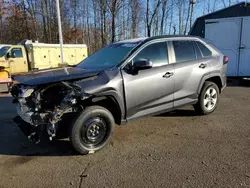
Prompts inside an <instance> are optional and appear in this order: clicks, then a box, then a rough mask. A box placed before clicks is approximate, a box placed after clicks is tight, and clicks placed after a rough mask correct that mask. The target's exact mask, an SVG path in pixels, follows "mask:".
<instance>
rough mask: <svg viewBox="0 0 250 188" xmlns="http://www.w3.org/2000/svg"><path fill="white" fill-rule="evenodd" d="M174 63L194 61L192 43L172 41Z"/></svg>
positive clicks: (194, 55)
mask: <svg viewBox="0 0 250 188" xmlns="http://www.w3.org/2000/svg"><path fill="white" fill-rule="evenodd" d="M173 47H174V51H175V58H176V62H177V63H179V62H185V61H193V60H196V54H195V49H194V44H193V41H184V40H180V41H173Z"/></svg>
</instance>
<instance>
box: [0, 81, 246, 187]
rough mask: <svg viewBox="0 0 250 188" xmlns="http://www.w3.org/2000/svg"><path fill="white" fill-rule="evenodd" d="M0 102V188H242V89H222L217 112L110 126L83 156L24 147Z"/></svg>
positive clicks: (9, 108)
mask: <svg viewBox="0 0 250 188" xmlns="http://www.w3.org/2000/svg"><path fill="white" fill-rule="evenodd" d="M11 101H12V99H11V98H10V97H8V95H5V96H2V97H1V98H0V126H1V128H0V187H1V188H2V187H3V188H5V187H19V188H20V187H32V188H33V187H36V188H38V187H76V188H79V187H199V188H200V187H220V188H221V187H233V188H235V187H250V87H249V86H247V85H244V86H228V87H227V88H226V89H225V90H224V92H223V94H222V96H221V100H220V104H219V107H218V108H217V110H216V111H215V112H214V113H213V114H211V115H208V116H196V115H195V113H194V111H193V108H192V107H185V108H183V109H180V110H176V111H174V112H172V113H167V114H162V115H159V116H155V117H150V118H146V119H142V120H137V121H135V122H132V123H129V124H127V125H125V126H117V127H116V130H115V134H114V137H113V139H112V140H111V142H110V144H109V145H108V146H107V147H105V148H104V149H103V150H101V151H99V152H97V153H95V154H91V155H87V156H81V155H76V154H75V153H74V152H72V149H71V146H70V144H69V141H68V140H58V141H54V142H52V143H51V144H50V145H42V146H37V145H32V144H31V143H29V141H28V140H27V139H26V137H24V135H23V134H22V132H21V131H20V130H19V128H18V127H17V126H16V125H15V124H14V123H13V122H12V117H13V116H14V115H15V108H14V106H13V104H12V103H11Z"/></svg>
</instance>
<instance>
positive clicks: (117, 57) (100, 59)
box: [77, 42, 138, 69]
mask: <svg viewBox="0 0 250 188" xmlns="http://www.w3.org/2000/svg"><path fill="white" fill-rule="evenodd" d="M137 45H138V42H136V43H131V42H130V43H113V44H110V45H108V46H106V47H104V48H102V49H101V50H99V51H97V52H95V53H94V54H92V55H91V56H89V57H87V58H86V59H84V60H83V61H82V62H80V63H79V64H78V65H77V67H80V68H84V69H107V68H112V67H114V66H116V65H118V64H119V63H120V62H121V60H122V59H123V58H124V57H126V55H128V53H129V52H130V51H131V50H132V49H133V48H134V47H136V46H137Z"/></svg>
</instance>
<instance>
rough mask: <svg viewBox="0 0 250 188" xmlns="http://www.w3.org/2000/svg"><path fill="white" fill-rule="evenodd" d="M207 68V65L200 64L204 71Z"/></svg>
mask: <svg viewBox="0 0 250 188" xmlns="http://www.w3.org/2000/svg"><path fill="white" fill-rule="evenodd" d="M206 67H207V64H204V63H202V64H200V66H199V68H201V69H204V68H206Z"/></svg>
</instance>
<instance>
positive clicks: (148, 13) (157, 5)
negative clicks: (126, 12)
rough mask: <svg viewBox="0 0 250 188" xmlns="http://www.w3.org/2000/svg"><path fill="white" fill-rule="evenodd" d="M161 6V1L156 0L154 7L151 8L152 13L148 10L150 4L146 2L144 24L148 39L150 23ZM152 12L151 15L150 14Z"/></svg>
mask: <svg viewBox="0 0 250 188" xmlns="http://www.w3.org/2000/svg"><path fill="white" fill-rule="evenodd" d="M160 4H161V0H157V3H156V6H155V7H153V9H152V11H151V8H150V2H149V0H147V11H146V24H147V35H148V37H150V36H151V28H152V23H153V20H154V18H155V15H156V13H157V10H158V8H159V6H160ZM151 12H152V14H151Z"/></svg>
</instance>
